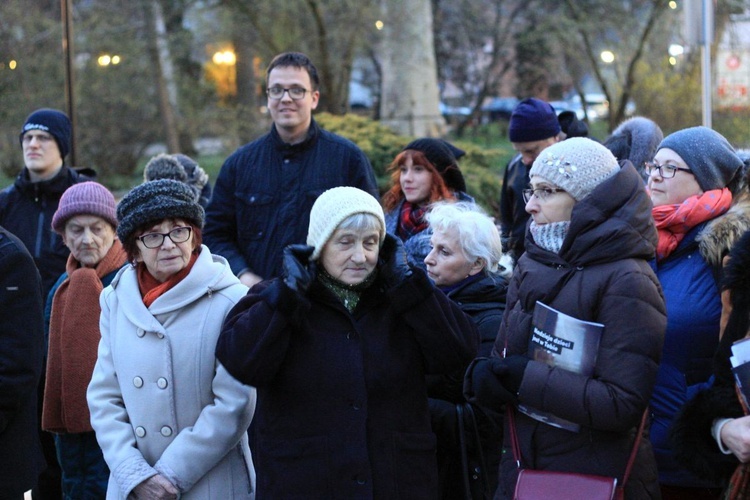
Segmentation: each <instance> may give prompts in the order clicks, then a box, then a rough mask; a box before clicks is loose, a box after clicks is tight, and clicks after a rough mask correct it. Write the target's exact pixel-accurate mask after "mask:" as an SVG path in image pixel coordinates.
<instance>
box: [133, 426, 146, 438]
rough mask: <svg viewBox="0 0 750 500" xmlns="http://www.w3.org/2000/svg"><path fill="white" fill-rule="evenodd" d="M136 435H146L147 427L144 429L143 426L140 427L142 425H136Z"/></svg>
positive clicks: (140, 436)
mask: <svg viewBox="0 0 750 500" xmlns="http://www.w3.org/2000/svg"><path fill="white" fill-rule="evenodd" d="M135 435H136V436H138V437H139V438H142V437H143V436H145V435H146V429H144V428H143V427H140V426H138V427H136V428H135Z"/></svg>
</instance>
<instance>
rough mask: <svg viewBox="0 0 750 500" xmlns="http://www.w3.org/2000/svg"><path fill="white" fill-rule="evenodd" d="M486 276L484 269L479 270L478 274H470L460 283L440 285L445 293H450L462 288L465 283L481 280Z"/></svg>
mask: <svg viewBox="0 0 750 500" xmlns="http://www.w3.org/2000/svg"><path fill="white" fill-rule="evenodd" d="M484 277H485V272H484V270H482V271H480V272H478V273H477V274H472V275H470V276H467V277H465V278H464V279H462V280H461V281H459V282H458V283H454V284H452V285H447V286H440V287H438V288H439V289H440V290H441V291H442V292H443V293H444V294H446V295H448V294H449V293H450V292H452V291H453V290H456V289H458V288H461V287H462V286H464V285H468V284H469V283H473V282H474V281H479V280H480V279H482V278H484Z"/></svg>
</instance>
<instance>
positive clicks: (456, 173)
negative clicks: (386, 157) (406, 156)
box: [403, 137, 466, 192]
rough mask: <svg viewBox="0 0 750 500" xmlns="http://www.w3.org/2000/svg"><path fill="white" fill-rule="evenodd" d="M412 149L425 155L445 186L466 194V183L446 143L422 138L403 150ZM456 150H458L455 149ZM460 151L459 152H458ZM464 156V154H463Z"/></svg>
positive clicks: (441, 140)
mask: <svg viewBox="0 0 750 500" xmlns="http://www.w3.org/2000/svg"><path fill="white" fill-rule="evenodd" d="M407 149H412V150H414V151H419V152H421V153H422V154H424V155H425V157H426V158H427V161H429V162H430V163H432V166H433V167H435V169H436V170H437V171H438V172H439V173H440V176H441V177H442V178H443V180H444V181H445V185H446V186H448V187H449V188H450V189H452V190H454V191H463V192H466V182H465V181H464V176H463V174H462V173H461V170H460V169H459V168H458V162H457V161H456V157H455V156H454V155H453V152H452V150H451V148H449V147H448V142H447V141H444V140H443V139H433V138H431V137H423V138H421V139H416V140H413V141H411V142H410V143H409V144H407V145H406V147H405V148H404V149H403V150H404V151H406V150H407ZM456 149H458V148H456ZM459 151H460V150H459ZM464 154H466V153H464Z"/></svg>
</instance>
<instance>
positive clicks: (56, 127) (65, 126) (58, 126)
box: [18, 108, 73, 159]
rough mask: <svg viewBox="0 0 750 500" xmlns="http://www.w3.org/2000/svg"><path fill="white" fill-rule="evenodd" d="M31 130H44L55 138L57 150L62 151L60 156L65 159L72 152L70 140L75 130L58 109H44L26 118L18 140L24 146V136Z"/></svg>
mask: <svg viewBox="0 0 750 500" xmlns="http://www.w3.org/2000/svg"><path fill="white" fill-rule="evenodd" d="M29 130H42V131H44V132H47V133H48V134H50V135H51V136H52V137H54V138H55V142H56V143H57V148H58V149H59V150H60V156H61V157H62V158H63V159H64V158H65V157H66V156H68V153H69V152H70V138H71V136H72V135H73V129H72V126H71V124H70V119H68V116H67V115H66V114H65V113H63V112H62V111H58V110H56V109H47V108H42V109H38V110H36V111H34V112H33V113H31V114H30V115H29V117H28V118H26V122H24V124H23V127H22V128H21V134H20V135H19V136H18V140H19V141H20V142H21V145H22V146H23V136H24V134H25V133H26V132H28V131H29Z"/></svg>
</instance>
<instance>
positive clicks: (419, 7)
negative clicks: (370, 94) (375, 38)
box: [380, 0, 445, 137]
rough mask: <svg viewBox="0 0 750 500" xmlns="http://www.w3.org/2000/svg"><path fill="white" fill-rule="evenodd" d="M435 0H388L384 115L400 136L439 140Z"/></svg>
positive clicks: (441, 126) (441, 123) (442, 129)
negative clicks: (434, 33)
mask: <svg viewBox="0 0 750 500" xmlns="http://www.w3.org/2000/svg"><path fill="white" fill-rule="evenodd" d="M431 9H432V7H431V4H430V0H384V3H383V14H384V15H383V19H384V24H385V25H384V28H383V39H382V51H381V54H382V60H381V64H382V68H383V83H382V99H381V101H380V117H381V120H382V122H383V123H384V124H386V125H388V126H390V127H391V128H393V129H394V130H396V131H397V132H398V133H400V134H403V135H408V136H413V137H425V136H428V137H436V136H440V135H442V134H443V133H444V132H445V120H444V119H443V117H442V115H441V114H440V98H439V93H438V85H437V66H436V63H435V47H434V44H433V38H432V10H431Z"/></svg>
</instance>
